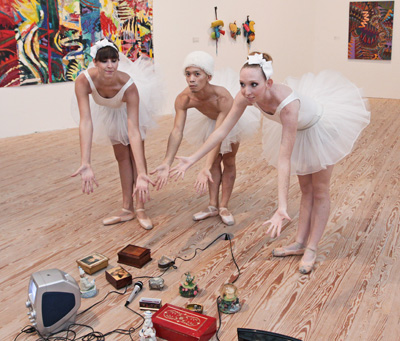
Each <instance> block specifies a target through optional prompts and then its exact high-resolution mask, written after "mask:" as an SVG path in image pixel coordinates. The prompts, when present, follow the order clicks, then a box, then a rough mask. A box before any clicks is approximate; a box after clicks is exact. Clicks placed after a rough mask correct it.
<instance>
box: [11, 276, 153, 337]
mask: <svg viewBox="0 0 400 341" xmlns="http://www.w3.org/2000/svg"><path fill="white" fill-rule="evenodd" d="M146 277H149V276H146ZM136 278H141V277H136ZM127 288H128V287H127V286H126V287H125V289H124V291H123V292H121V291H116V290H112V291H109V292H108V293H107V294H106V295H105V296H104V297H103V299H101V300H100V301H98V302H96V303H94V304H92V305H91V306H90V307H88V308H86V309H85V310H83V311H81V312H79V314H77V316H79V315H82V314H84V313H86V312H87V311H88V310H90V309H92V308H93V307H95V306H96V305H98V304H100V303H102V302H103V301H104V300H105V299H106V298H107V297H108V295H110V294H112V293H114V294H118V295H125V294H126V291H127ZM126 308H127V309H129V310H130V311H132V312H133V313H135V314H136V315H138V316H140V317H141V318H142V322H141V323H140V325H139V326H137V327H131V328H129V329H114V330H111V331H109V332H107V333H101V332H98V331H95V330H94V329H93V328H92V327H90V326H88V325H86V324H80V323H72V324H70V325H69V326H68V328H67V329H65V330H60V331H58V332H56V333H53V334H51V335H49V336H43V335H42V334H41V333H40V332H39V331H38V330H37V329H36V328H35V327H33V326H25V327H24V328H22V330H21V332H20V333H19V334H18V335H17V336H16V337H15V339H14V341H16V340H17V338H18V337H19V336H20V335H22V334H33V333H37V334H38V335H39V338H38V339H36V340H37V341H79V340H82V341H103V340H105V338H106V336H108V335H111V334H114V333H115V334H122V335H128V336H129V337H130V339H131V340H132V341H133V340H134V339H133V333H134V332H136V331H137V330H138V329H139V328H140V327H141V326H142V325H143V323H144V317H143V316H142V315H141V314H139V313H137V312H136V311H134V310H133V309H131V308H129V307H126ZM74 327H84V328H87V329H89V330H90V331H89V332H88V333H86V334H84V335H82V336H79V337H77V332H76V331H74V330H73V329H72V328H74Z"/></svg>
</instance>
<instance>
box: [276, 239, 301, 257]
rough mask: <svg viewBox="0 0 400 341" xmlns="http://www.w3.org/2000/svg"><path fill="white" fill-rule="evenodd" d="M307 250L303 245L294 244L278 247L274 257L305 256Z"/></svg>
mask: <svg viewBox="0 0 400 341" xmlns="http://www.w3.org/2000/svg"><path fill="white" fill-rule="evenodd" d="M304 251H305V248H304V245H303V244H300V243H298V242H294V243H292V244H290V245H287V246H283V247H277V248H276V249H273V250H272V255H273V256H274V257H286V256H299V255H302V254H304Z"/></svg>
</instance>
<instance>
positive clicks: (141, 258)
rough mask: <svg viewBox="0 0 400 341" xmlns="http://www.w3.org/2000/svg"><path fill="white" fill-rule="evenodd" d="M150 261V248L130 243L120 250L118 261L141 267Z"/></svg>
mask: <svg viewBox="0 0 400 341" xmlns="http://www.w3.org/2000/svg"><path fill="white" fill-rule="evenodd" d="M150 261H151V257H150V249H146V248H144V247H140V246H136V245H130V244H129V245H128V246H126V247H124V248H123V249H122V250H121V251H120V252H118V263H122V264H126V265H131V266H134V267H136V268H141V267H143V266H144V265H145V264H146V263H148V262H150Z"/></svg>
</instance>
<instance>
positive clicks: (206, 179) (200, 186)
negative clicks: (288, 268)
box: [151, 51, 259, 225]
mask: <svg viewBox="0 0 400 341" xmlns="http://www.w3.org/2000/svg"><path fill="white" fill-rule="evenodd" d="M183 72H184V75H185V76H186V82H187V84H188V86H187V87H186V88H185V89H184V90H183V91H182V92H181V93H180V94H179V95H178V96H177V98H176V100H175V110H176V115H175V121H174V127H173V129H172V132H171V134H170V136H169V139H168V146H167V151H166V154H165V158H164V160H163V162H162V164H161V165H160V166H158V167H157V168H156V169H155V170H154V171H153V172H152V173H151V174H154V173H157V181H156V183H157V189H161V188H162V187H163V186H164V185H165V184H166V183H167V181H168V177H169V170H170V167H171V165H172V163H173V161H174V157H175V155H176V153H177V151H178V148H179V146H180V144H181V142H182V137H183V135H185V138H186V139H187V140H188V141H189V142H190V143H192V144H194V145H198V146H200V145H201V144H202V143H203V142H204V141H205V140H206V139H207V137H208V136H209V135H210V134H211V133H212V132H213V131H214V129H215V128H216V127H218V126H219V125H221V123H222V122H223V120H224V119H225V117H226V115H227V114H228V112H229V110H230V108H231V106H232V103H233V97H232V95H231V93H232V92H234V94H236V93H237V92H238V91H239V83H238V77H237V74H236V73H235V72H233V71H229V70H224V71H223V72H217V73H216V74H215V75H214V59H213V57H211V56H210V55H209V54H208V53H206V52H203V51H194V52H191V53H189V54H188V55H187V56H186V58H185V60H184V63H183ZM211 79H213V84H211V83H210V81H211ZM248 111H249V110H248ZM258 127H259V113H258V112H257V111H256V112H255V113H251V112H247V113H246V114H245V115H243V116H242V118H241V119H240V120H239V122H238V123H237V124H236V125H235V127H233V129H232V130H231V131H230V132H229V134H228V136H227V137H226V138H225V139H224V140H223V141H222V143H220V144H218V146H217V147H216V148H214V149H213V151H212V152H210V153H209V155H208V156H207V160H206V164H205V166H204V168H203V169H202V170H201V171H200V172H199V174H198V176H197V180H196V183H195V187H196V189H197V192H198V193H201V194H203V193H205V192H206V190H207V185H208V188H209V196H210V201H209V205H208V207H207V208H206V209H204V210H203V211H200V212H198V213H195V214H194V215H193V220H195V221H197V220H203V219H206V218H209V217H214V216H217V215H219V216H220V217H221V219H222V221H223V222H224V223H225V224H226V225H233V224H234V223H235V219H234V217H233V215H232V213H231V212H230V211H229V210H228V202H229V199H230V197H231V194H232V190H233V185H234V183H235V178H236V162H235V158H236V153H237V152H238V150H239V143H240V141H241V139H243V138H245V137H246V136H252V135H253V134H254V133H255V132H256V130H257V129H258ZM222 164H223V169H222ZM220 186H222V190H221V194H222V195H221V201H219V189H220Z"/></svg>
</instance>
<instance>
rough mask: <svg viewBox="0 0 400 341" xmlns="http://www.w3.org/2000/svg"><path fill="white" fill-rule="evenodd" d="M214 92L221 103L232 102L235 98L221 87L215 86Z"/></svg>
mask: <svg viewBox="0 0 400 341" xmlns="http://www.w3.org/2000/svg"><path fill="white" fill-rule="evenodd" d="M213 88H214V91H215V93H216V95H217V96H218V99H219V100H220V101H232V100H233V97H232V95H231V94H230V92H229V91H228V90H227V89H226V88H224V87H223V86H220V85H213Z"/></svg>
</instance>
